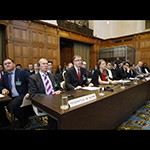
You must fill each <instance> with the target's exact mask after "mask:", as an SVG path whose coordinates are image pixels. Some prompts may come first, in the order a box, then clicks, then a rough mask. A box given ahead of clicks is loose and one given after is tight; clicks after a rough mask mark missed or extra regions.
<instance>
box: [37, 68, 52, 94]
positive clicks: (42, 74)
mask: <svg viewBox="0 0 150 150" xmlns="http://www.w3.org/2000/svg"><path fill="white" fill-rule="evenodd" d="M39 74H40V75H41V78H42V81H43V85H44V87H45V81H44V77H45V74H44V73H42V72H41V71H39ZM46 74H47V73H46ZM47 79H48V80H49V83H50V85H51V88H52V92H54V88H53V85H52V82H51V80H50V78H49V76H47ZM45 92H46V94H47V91H46V88H45Z"/></svg>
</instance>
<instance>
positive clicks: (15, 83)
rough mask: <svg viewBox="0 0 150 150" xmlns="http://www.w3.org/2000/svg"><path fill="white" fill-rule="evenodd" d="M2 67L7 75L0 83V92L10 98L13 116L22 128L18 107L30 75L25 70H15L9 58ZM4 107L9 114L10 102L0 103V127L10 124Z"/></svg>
mask: <svg viewBox="0 0 150 150" xmlns="http://www.w3.org/2000/svg"><path fill="white" fill-rule="evenodd" d="M3 65H4V68H5V70H6V71H7V73H5V74H4V76H3V80H2V82H1V83H0V92H1V93H2V94H3V95H8V96H10V97H11V98H12V108H13V114H14V115H15V116H16V117H17V118H18V120H19V121H20V122H21V125H20V127H24V126H25V124H23V122H22V111H21V108H20V105H21V104H22V100H23V98H24V97H25V96H26V94H27V92H28V78H29V76H30V73H29V72H28V71H27V70H26V69H18V68H16V67H15V63H14V61H13V60H12V59H10V58H6V59H5V60H4V61H3ZM4 106H7V109H8V111H9V112H10V102H1V103H0V124H1V125H0V127H4V126H6V125H9V124H10V122H9V120H8V118H7V117H6V112H5V108H4Z"/></svg>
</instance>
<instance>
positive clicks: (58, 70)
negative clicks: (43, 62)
mask: <svg viewBox="0 0 150 150" xmlns="http://www.w3.org/2000/svg"><path fill="white" fill-rule="evenodd" d="M56 73H58V74H62V73H63V70H62V68H61V65H58V68H57V70H56Z"/></svg>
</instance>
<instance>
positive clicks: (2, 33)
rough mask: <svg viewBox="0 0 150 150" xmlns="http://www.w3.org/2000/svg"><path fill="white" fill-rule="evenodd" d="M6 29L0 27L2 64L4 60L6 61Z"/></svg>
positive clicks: (0, 59) (0, 61)
mask: <svg viewBox="0 0 150 150" xmlns="http://www.w3.org/2000/svg"><path fill="white" fill-rule="evenodd" d="M4 34H5V27H4V26H0V64H3V60H4V59H5V50H4V42H5V37H4Z"/></svg>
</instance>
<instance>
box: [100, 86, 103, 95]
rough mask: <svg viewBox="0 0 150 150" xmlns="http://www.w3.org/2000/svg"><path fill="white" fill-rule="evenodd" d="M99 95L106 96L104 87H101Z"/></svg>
mask: <svg viewBox="0 0 150 150" xmlns="http://www.w3.org/2000/svg"><path fill="white" fill-rule="evenodd" d="M99 96H104V87H100V93H99Z"/></svg>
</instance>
